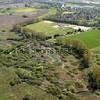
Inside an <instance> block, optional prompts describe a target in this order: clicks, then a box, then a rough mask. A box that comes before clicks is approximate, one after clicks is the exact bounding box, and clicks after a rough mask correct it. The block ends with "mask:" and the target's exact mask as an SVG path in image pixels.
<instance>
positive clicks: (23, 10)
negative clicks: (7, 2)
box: [0, 7, 38, 15]
mask: <svg viewBox="0 0 100 100" xmlns="http://www.w3.org/2000/svg"><path fill="white" fill-rule="evenodd" d="M37 10H38V9H36V8H32V7H24V8H1V9H0V14H1V15H2V14H13V13H28V12H35V11H37Z"/></svg>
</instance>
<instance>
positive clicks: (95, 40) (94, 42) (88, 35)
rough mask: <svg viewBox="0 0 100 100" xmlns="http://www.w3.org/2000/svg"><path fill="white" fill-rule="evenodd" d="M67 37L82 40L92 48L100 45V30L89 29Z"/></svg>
mask: <svg viewBox="0 0 100 100" xmlns="http://www.w3.org/2000/svg"><path fill="white" fill-rule="evenodd" d="M66 38H69V39H77V40H80V41H82V42H84V43H85V44H86V45H87V47H89V48H91V49H92V48H96V47H98V46H100V30H89V31H87V32H82V33H80V34H77V35H73V36H69V37H66Z"/></svg>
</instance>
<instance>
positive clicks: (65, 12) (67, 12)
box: [62, 11, 74, 15]
mask: <svg viewBox="0 0 100 100" xmlns="http://www.w3.org/2000/svg"><path fill="white" fill-rule="evenodd" d="M73 13H74V12H69V11H64V12H63V13H62V14H63V15H65V14H73Z"/></svg>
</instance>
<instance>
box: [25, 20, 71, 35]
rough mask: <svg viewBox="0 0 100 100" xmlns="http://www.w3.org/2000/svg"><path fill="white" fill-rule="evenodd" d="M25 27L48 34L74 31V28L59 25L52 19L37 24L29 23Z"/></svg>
mask: <svg viewBox="0 0 100 100" xmlns="http://www.w3.org/2000/svg"><path fill="white" fill-rule="evenodd" d="M25 28H27V29H30V30H32V31H34V32H37V33H38V32H40V33H42V34H44V35H46V36H49V35H55V34H65V33H66V32H68V31H72V28H66V27H63V26H59V25H57V23H55V22H51V21H41V22H38V23H35V24H30V25H27V26H26V27H25Z"/></svg>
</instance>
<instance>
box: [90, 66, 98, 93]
mask: <svg viewBox="0 0 100 100" xmlns="http://www.w3.org/2000/svg"><path fill="white" fill-rule="evenodd" d="M89 83H90V87H91V88H92V90H93V91H94V90H97V89H100V66H94V67H92V68H91V70H90V72H89Z"/></svg>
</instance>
